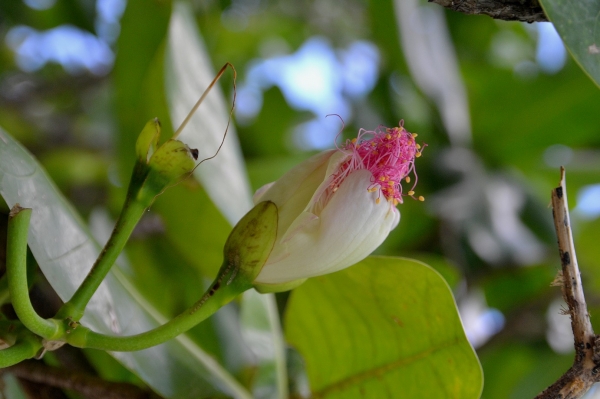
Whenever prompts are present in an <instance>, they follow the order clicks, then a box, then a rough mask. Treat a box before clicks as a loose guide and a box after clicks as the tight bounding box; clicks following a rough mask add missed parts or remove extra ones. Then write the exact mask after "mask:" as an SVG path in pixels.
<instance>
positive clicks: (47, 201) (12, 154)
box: [0, 129, 250, 398]
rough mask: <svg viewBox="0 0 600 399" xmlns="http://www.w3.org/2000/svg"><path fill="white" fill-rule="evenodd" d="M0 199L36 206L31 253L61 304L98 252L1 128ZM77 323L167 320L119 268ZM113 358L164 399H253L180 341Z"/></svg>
mask: <svg viewBox="0 0 600 399" xmlns="http://www.w3.org/2000/svg"><path fill="white" fill-rule="evenodd" d="M132 156H133V149H132ZM0 194H1V195H2V197H3V198H4V200H5V201H6V203H7V204H8V205H9V206H12V205H14V204H15V203H19V204H21V206H23V207H27V208H32V209H33V214H32V218H31V225H30V228H29V246H30V248H31V251H32V252H33V254H34V256H35V258H36V260H37V261H38V263H39V265H40V268H41V269H42V271H43V272H44V275H45V276H46V278H47V279H48V281H49V282H50V284H51V285H52V287H53V288H54V289H55V290H56V292H57V293H58V295H59V296H60V297H61V299H62V300H63V301H64V300H67V299H69V298H70V297H71V295H72V294H73V292H74V291H75V289H76V288H77V286H78V285H79V283H80V282H81V281H82V280H83V278H84V276H85V275H86V274H87V272H88V271H89V269H90V267H91V265H92V264H93V262H94V260H95V259H96V257H97V255H98V253H99V252H100V248H99V246H98V244H97V243H96V242H95V241H94V240H93V238H92V237H91V235H90V234H89V232H88V230H87V228H86V227H85V225H84V224H83V223H82V221H81V220H80V218H79V217H78V216H77V214H76V212H75V211H74V210H73V208H72V207H71V206H70V204H69V203H68V202H67V201H66V200H65V199H64V198H63V196H62V195H61V194H60V192H59V191H58V189H57V188H56V187H55V186H54V184H53V183H52V182H51V181H50V179H49V178H48V176H47V175H46V173H45V172H44V170H43V169H42V168H41V166H40V165H39V164H38V163H37V161H36V160H35V159H34V158H33V157H32V156H31V154H29V153H28V152H27V151H26V150H25V149H23V148H22V147H21V146H20V145H19V144H18V143H17V142H16V141H14V139H13V138H12V137H10V136H9V135H8V134H6V133H5V132H4V131H3V130H2V129H0ZM82 322H83V323H84V324H85V325H86V326H89V327H91V328H92V329H94V330H96V331H99V332H103V333H112V334H124V335H129V334H134V333H139V332H142V331H146V330H148V329H151V328H153V327H155V326H156V325H158V323H162V322H164V320H161V317H160V315H159V314H158V312H156V311H155V310H154V309H153V308H152V307H151V306H150V305H149V304H148V303H146V302H145V301H144V299H143V298H142V297H141V296H140V295H139V293H137V291H136V290H135V289H134V288H133V286H132V285H130V284H128V282H127V278H126V277H125V276H124V275H123V273H121V272H120V271H119V270H118V269H117V270H114V271H113V272H111V273H110V274H109V275H108V277H107V279H106V280H105V282H104V283H103V284H102V285H101V286H100V288H99V290H98V291H97V292H96V294H95V295H94V297H93V298H92V300H91V302H90V304H89V306H88V309H87V311H86V315H85V316H84V318H83V319H82ZM115 357H117V358H118V359H119V360H120V361H121V362H122V363H123V364H124V365H126V366H127V367H128V368H129V369H130V370H132V371H133V372H134V373H136V374H137V375H138V376H140V378H142V379H143V380H144V381H146V382H147V383H148V384H149V385H150V386H151V387H153V388H154V389H155V390H156V391H157V392H159V393H160V394H162V395H163V396H165V397H169V398H199V397H206V396H209V395H211V393H215V392H224V393H227V394H229V395H232V396H234V397H238V398H249V397H250V396H249V394H248V393H247V392H246V391H245V390H244V389H243V388H242V387H241V386H240V385H239V384H238V383H237V382H236V381H235V380H234V379H233V378H232V377H231V376H230V375H229V374H228V373H227V372H226V371H225V370H224V369H223V368H222V367H221V366H220V365H219V364H218V363H216V362H215V361H214V360H213V359H212V358H211V357H210V356H208V355H207V354H206V353H205V352H203V351H202V350H201V349H200V348H199V347H198V346H197V345H195V344H193V343H192V342H191V341H190V340H189V339H187V338H185V337H181V338H178V339H177V340H172V341H170V342H168V343H166V344H163V345H159V346H157V347H154V348H151V349H147V350H144V351H139V352H133V353H117V354H115Z"/></svg>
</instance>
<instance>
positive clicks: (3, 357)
mask: <svg viewBox="0 0 600 399" xmlns="http://www.w3.org/2000/svg"><path fill="white" fill-rule="evenodd" d="M23 333H24V334H25V335H24V336H22V337H21V338H20V339H19V340H18V341H17V342H16V343H15V344H14V345H13V346H11V347H8V348H6V349H2V350H1V351H0V368H4V367H9V366H12V365H14V364H17V363H20V362H22V361H23V360H25V359H31V358H32V357H34V356H36V355H37V354H38V353H39V351H40V350H41V349H42V343H41V340H40V339H39V338H38V337H36V336H35V335H33V334H31V333H29V332H28V331H23Z"/></svg>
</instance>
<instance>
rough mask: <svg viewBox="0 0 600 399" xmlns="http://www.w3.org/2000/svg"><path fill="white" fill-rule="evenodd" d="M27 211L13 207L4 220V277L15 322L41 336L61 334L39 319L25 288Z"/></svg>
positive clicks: (56, 327) (56, 326) (50, 322)
mask: <svg viewBox="0 0 600 399" xmlns="http://www.w3.org/2000/svg"><path fill="white" fill-rule="evenodd" d="M30 218H31V209H26V208H21V207H20V206H18V205H15V206H14V207H13V209H12V210H11V211H10V215H9V218H8V230H7V236H8V237H7V242H6V274H7V276H8V289H9V292H10V298H11V301H12V305H13V308H14V309H15V312H16V313H17V316H18V317H19V320H20V321H21V322H22V323H23V324H24V325H25V327H27V328H28V329H29V330H30V331H32V332H34V333H36V334H38V335H40V336H42V337H44V338H48V339H51V338H54V337H57V336H59V335H61V328H60V325H59V323H57V322H55V321H54V320H46V319H43V318H41V317H40V316H39V315H38V314H37V312H36V311H35V310H34V309H33V306H32V305H31V300H30V299H29V287H28V285H27V233H28V230H29V220H30Z"/></svg>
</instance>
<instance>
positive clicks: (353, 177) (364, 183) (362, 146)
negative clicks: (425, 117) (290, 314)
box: [254, 125, 422, 291]
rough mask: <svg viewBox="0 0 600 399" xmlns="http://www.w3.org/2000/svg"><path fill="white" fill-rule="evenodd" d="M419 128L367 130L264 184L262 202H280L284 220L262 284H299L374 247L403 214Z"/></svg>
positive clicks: (280, 219) (259, 196)
mask: <svg viewBox="0 0 600 399" xmlns="http://www.w3.org/2000/svg"><path fill="white" fill-rule="evenodd" d="M414 136H416V135H412V134H410V133H409V132H407V131H406V130H405V129H404V128H403V127H402V125H401V127H397V128H393V129H387V128H382V129H378V130H376V131H364V130H361V131H360V132H359V136H358V138H357V139H353V140H351V141H348V142H347V143H346V144H345V145H344V146H343V147H341V148H339V149H336V150H330V151H325V152H322V153H320V154H318V155H315V156H314V157H312V158H310V159H308V160H306V161H305V162H303V163H301V164H299V165H298V166H296V167H295V168H293V169H292V170H290V171H289V172H288V173H286V174H285V175H284V176H283V177H282V178H280V179H279V180H277V181H276V182H273V183H270V184H268V185H266V186H264V187H262V188H261V189H259V190H258V191H257V192H256V194H255V196H254V203H255V204H257V203H259V202H261V201H272V202H274V203H275V205H277V209H278V225H277V238H276V241H275V245H274V247H273V251H272V252H271V254H270V255H269V258H268V260H267V262H266V263H265V265H264V266H263V268H262V270H261V271H260V273H259V274H258V276H257V277H256V279H255V281H254V283H255V285H257V286H258V288H259V289H261V288H262V289H263V290H264V291H268V290H269V289H268V287H269V285H282V284H289V283H292V286H293V285H295V284H293V282H295V281H298V280H299V281H298V283H300V282H301V281H303V279H306V278H308V277H313V276H319V275H323V274H327V273H332V272H335V271H338V270H340V269H343V268H346V267H348V266H351V265H353V264H355V263H357V262H359V261H361V260H362V259H364V258H365V257H366V256H368V255H369V254H370V253H371V252H373V250H375V249H376V248H377V247H378V246H379V245H380V244H381V243H382V242H383V241H384V240H385V238H386V237H387V236H388V234H389V232H390V231H391V230H392V229H393V228H395V227H396V226H397V225H398V222H399V221H400V212H399V211H398V209H396V205H397V204H398V203H400V202H402V196H403V195H406V194H402V186H401V185H400V182H401V181H402V180H404V181H406V182H409V181H410V178H409V177H407V175H408V174H409V173H410V172H414V158H415V156H417V157H418V156H420V155H421V154H420V150H419V148H420V146H419V145H418V144H416V143H415V140H414ZM415 176H416V175H415ZM415 183H416V179H415ZM408 195H410V196H413V195H414V192H413V191H412V190H411V191H409V192H408ZM419 199H421V200H422V197H419Z"/></svg>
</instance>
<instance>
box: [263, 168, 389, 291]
mask: <svg viewBox="0 0 600 399" xmlns="http://www.w3.org/2000/svg"><path fill="white" fill-rule="evenodd" d="M371 178H372V174H371V173H370V172H369V171H367V170H359V171H356V172H353V173H352V174H351V175H350V176H348V177H347V178H346V180H344V182H343V183H342V185H341V186H340V188H339V189H338V191H337V192H336V193H335V194H334V195H333V196H332V198H331V200H330V201H329V203H328V204H327V206H326V207H325V209H324V210H323V211H322V213H321V215H320V217H315V215H314V214H312V213H310V212H303V213H302V215H301V216H300V217H299V218H300V220H299V222H294V225H293V226H296V224H297V223H299V224H302V223H304V224H305V227H304V228H302V229H299V230H298V231H294V234H293V235H292V236H291V237H288V236H286V239H287V242H285V243H281V242H280V241H279V240H278V241H277V243H276V244H275V248H274V249H273V253H272V254H271V257H269V260H268V261H267V264H266V265H265V266H264V268H263V270H262V271H261V273H260V274H259V276H258V278H257V279H256V280H257V281H258V282H260V283H282V282H285V281H289V280H294V279H299V278H306V277H312V276H318V275H321V274H325V273H331V272H333V271H337V270H340V269H343V268H345V267H348V266H350V265H353V264H354V263H356V262H358V261H360V260H362V259H364V258H365V257H366V256H367V255H369V254H370V253H371V252H372V251H373V250H375V248H377V247H378V246H379V245H380V244H381V243H382V242H383V240H384V239H385V238H386V237H387V235H388V234H389V232H390V230H391V229H392V227H393V226H394V225H396V224H397V223H398V220H399V217H400V213H399V212H398V210H397V209H396V208H395V207H394V206H392V205H391V203H390V202H388V201H386V199H385V198H384V197H383V196H382V195H381V194H379V193H378V192H377V191H376V192H373V193H369V192H368V191H367V189H368V187H369V185H370V184H371ZM378 196H380V203H379V204H377V203H376V200H377V198H378ZM306 220H309V222H306ZM290 227H292V226H290ZM290 230H293V229H290Z"/></svg>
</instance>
